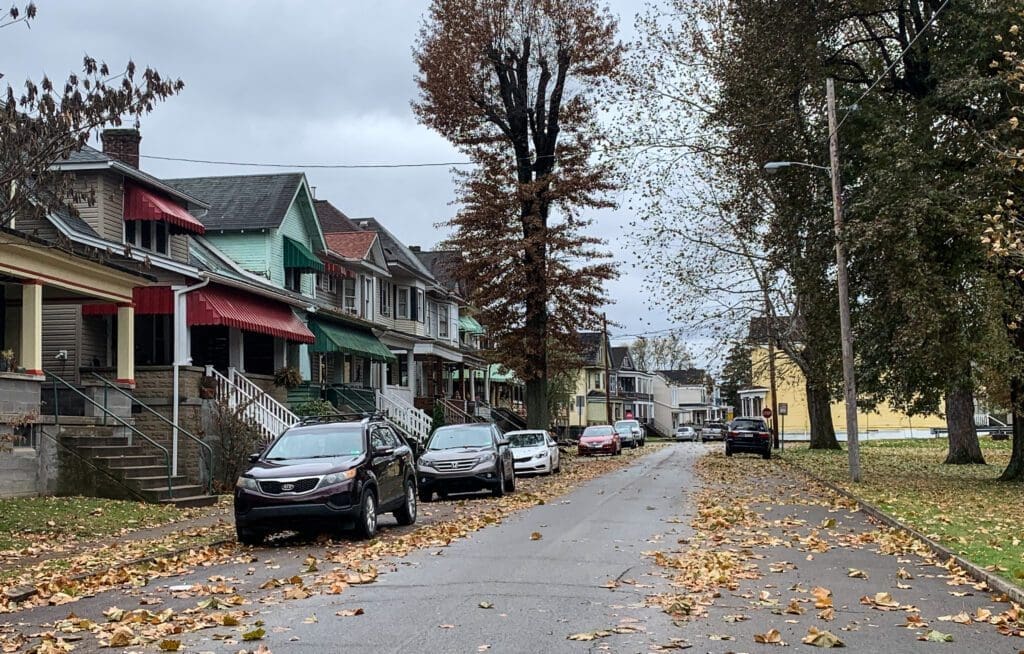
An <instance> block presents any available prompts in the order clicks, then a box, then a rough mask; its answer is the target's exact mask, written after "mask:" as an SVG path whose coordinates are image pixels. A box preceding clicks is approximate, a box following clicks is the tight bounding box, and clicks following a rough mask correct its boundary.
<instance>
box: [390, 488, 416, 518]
mask: <svg viewBox="0 0 1024 654" xmlns="http://www.w3.org/2000/svg"><path fill="white" fill-rule="evenodd" d="M392 515H393V516H395V520H397V521H398V524H400V525H411V524H413V523H414V522H416V484H414V483H413V481H412V479H407V480H406V482H405V501H404V502H403V503H402V507H401V508H400V509H398V510H397V511H395V512H394V513H392Z"/></svg>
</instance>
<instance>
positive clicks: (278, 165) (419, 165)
mask: <svg viewBox="0 0 1024 654" xmlns="http://www.w3.org/2000/svg"><path fill="white" fill-rule="evenodd" d="M139 156H140V157H142V158H143V159H159V160H160V161H182V162H185V163H199V164H215V165H220V166H248V167H252V168H339V169H340V168H343V169H352V168H431V167H441V166H472V165H474V163H475V162H473V161H429V162H422V163H373V164H370V163H367V164H339V163H323V164H317V163H312V164H304V163H295V164H284V163H265V162H256V161H217V160H213V159H190V158H188V157H159V156H157V155H153V154H143V155H139Z"/></svg>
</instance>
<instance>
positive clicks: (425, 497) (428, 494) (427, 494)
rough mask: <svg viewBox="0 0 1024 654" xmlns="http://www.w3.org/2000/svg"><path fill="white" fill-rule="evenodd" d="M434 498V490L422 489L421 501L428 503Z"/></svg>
mask: <svg viewBox="0 0 1024 654" xmlns="http://www.w3.org/2000/svg"><path fill="white" fill-rule="evenodd" d="M433 499H434V491H428V490H421V491H420V502H423V503H424V504H428V503H429V502H430V501H431V500H433Z"/></svg>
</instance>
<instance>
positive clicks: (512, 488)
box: [505, 470, 516, 493]
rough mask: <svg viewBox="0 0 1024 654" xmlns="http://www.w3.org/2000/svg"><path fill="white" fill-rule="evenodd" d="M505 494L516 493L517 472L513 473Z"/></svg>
mask: <svg viewBox="0 0 1024 654" xmlns="http://www.w3.org/2000/svg"><path fill="white" fill-rule="evenodd" d="M505 492H506V493H514V492H516V472H515V470H513V471H512V476H511V477H509V480H508V483H507V484H506V485H505Z"/></svg>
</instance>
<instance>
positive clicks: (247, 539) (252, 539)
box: [235, 525, 263, 545]
mask: <svg viewBox="0 0 1024 654" xmlns="http://www.w3.org/2000/svg"><path fill="white" fill-rule="evenodd" d="M235 535H237V536H238V542H239V543H241V544H242V545H260V544H262V543H263V532H262V531H256V530H255V529H246V528H245V527H239V526H238V525H235Z"/></svg>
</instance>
